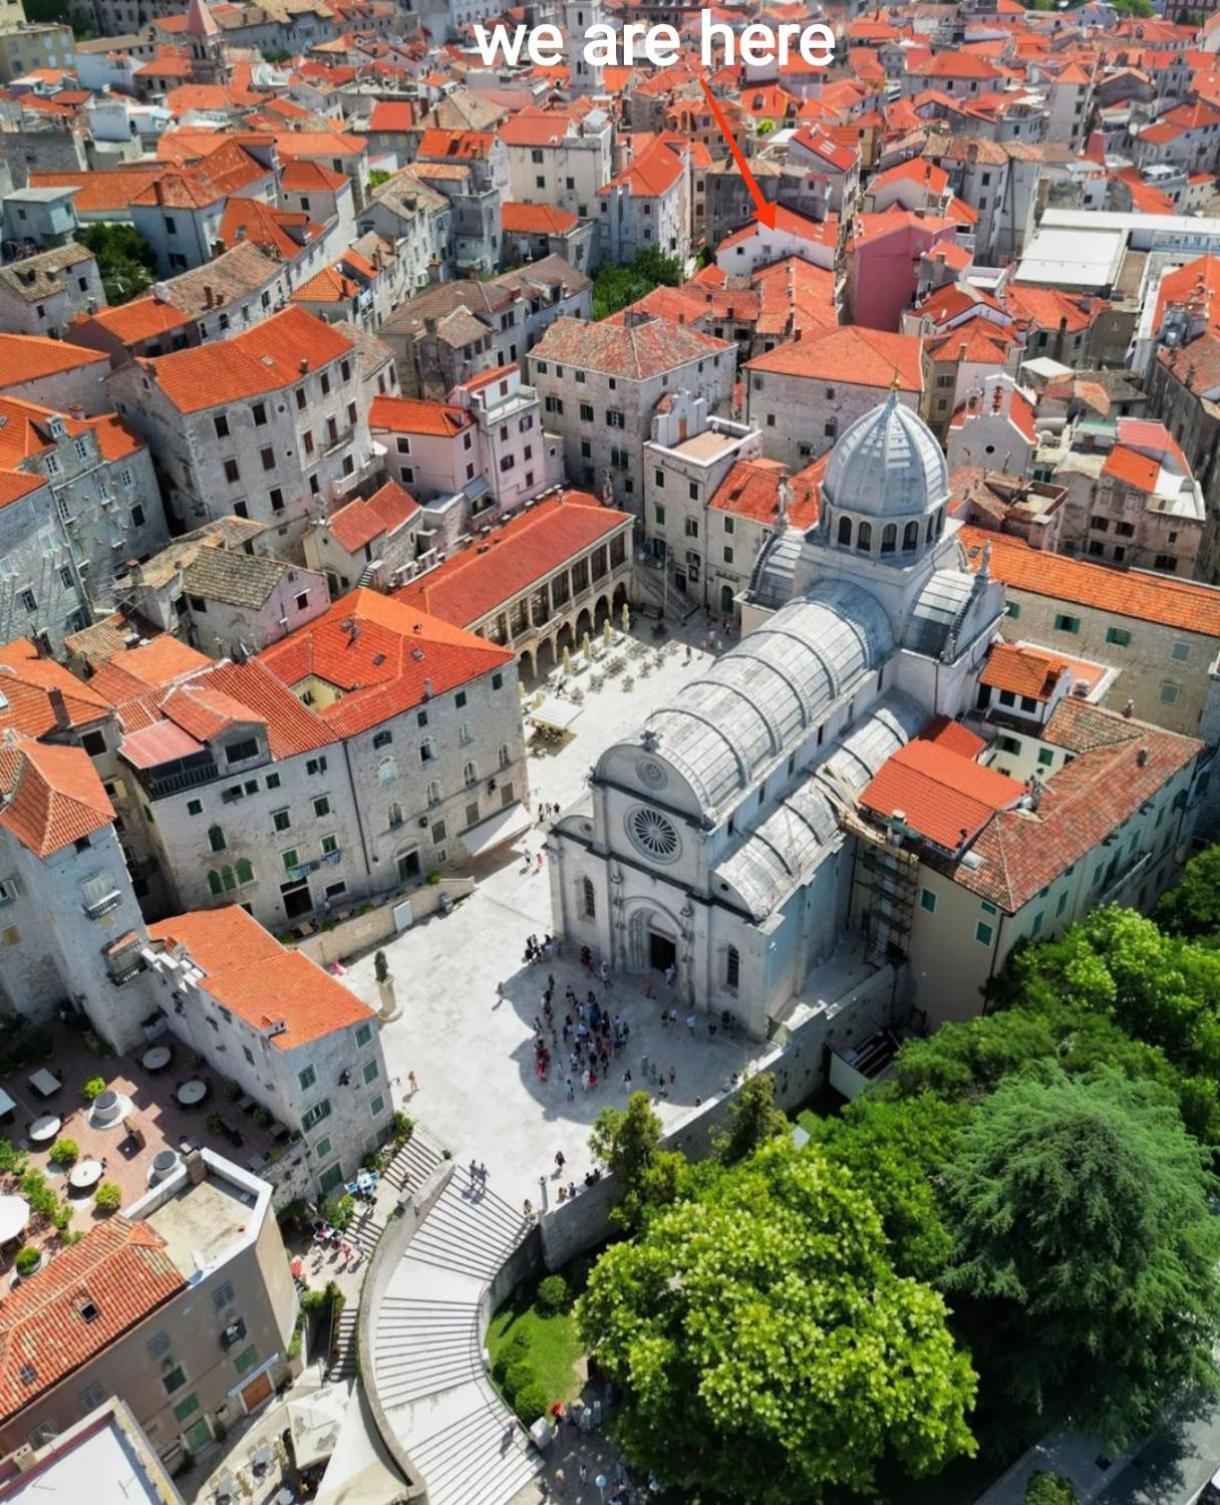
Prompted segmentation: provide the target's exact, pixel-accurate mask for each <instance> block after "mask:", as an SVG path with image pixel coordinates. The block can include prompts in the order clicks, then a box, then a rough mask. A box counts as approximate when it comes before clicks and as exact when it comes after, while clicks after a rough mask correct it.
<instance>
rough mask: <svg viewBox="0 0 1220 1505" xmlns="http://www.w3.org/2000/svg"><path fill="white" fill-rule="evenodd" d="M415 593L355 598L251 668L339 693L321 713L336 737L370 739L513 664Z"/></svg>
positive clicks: (355, 594) (503, 651) (356, 594)
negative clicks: (427, 607)
mask: <svg viewBox="0 0 1220 1505" xmlns="http://www.w3.org/2000/svg"><path fill="white" fill-rule="evenodd" d="M526 515H527V516H528V514H526ZM462 557H463V556H462V555H457V556H456V559H457V560H460V559H461V558H462ZM454 562H455V560H454V559H450V560H447V561H446V565H448V564H452V563H454ZM446 565H442V566H441V567H440V568H441V569H444V568H445V567H446ZM434 573H435V572H434ZM413 588H414V587H411V586H408V587H406V588H405V589H404V590H403V591H398V592H396V593H395V595H394V596H393V597H389V596H383V595H380V594H379V593H378V592H377V591H371V590H364V589H358V590H354V591H352V592H351V593H350V594H349V595H346V596H343V597H341V598H340V599H339V600H338V601H336V602H335V603H334V604H333V605H332V606H331V608H330V610H329V611H328V612H326V613H325V614H324V615H323V616H321V617H318V618H317V619H316V620H315V621H313V622H310V623H309V624H308V625H307V626H305V627H301V628H298V629H297V631H296V632H294V633H291V634H290V635H289V636H288V637H286V638H283V639H281V641H280V642H278V643H273V644H272V645H271V647H269V648H265V649H264V650H263V651H262V653H261V654H259V656H258V658H257V659H256V660H254V662H255V663H256V664H258V666H259V667H260V668H261V669H263V670H264V672H266V673H269V674H273V675H275V676H276V678H277V679H278V680H280V681H281V682H282V683H283V684H285V685H288V686H292V685H298V684H301V683H302V682H303V681H305V680H307V679H309V678H311V677H312V678H315V679H320V680H322V681H324V682H325V683H326V684H328V685H331V686H333V687H334V688H336V689H337V690H339V691H340V694H339V696H338V698H337V699H335V700H334V701H332V702H331V703H330V704H329V705H327V706H325V707H323V708H322V709H321V710H320V712H319V715H320V717H321V719H322V721H323V722H324V723H325V725H326V726H327V728H329V730H330V732H331V733H332V735H333V736H336V737H349V736H355V735H356V734H357V733H359V732H363V731H367V730H368V728H369V727H371V726H376V725H378V724H379V723H380V722H382V721H386V720H388V719H389V718H390V717H392V716H397V715H399V714H401V712H403V711H405V710H409V709H410V708H411V707H412V706H416V705H421V704H422V703H423V702H424V701H425V700H427V699H428V698H429V697H430V696H431V695H443V694H444V693H445V692H446V691H447V690H453V689H456V688H457V687H458V686H459V685H464V684H467V683H468V682H469V681H471V680H473V679H477V678H479V676H480V675H483V674H489V673H490V672H491V671H492V670H493V669H499V668H502V667H503V665H505V664H507V663H511V662H512V657H513V655H512V653H511V652H510V651H509V650H508V649H507V648H498V647H496V645H495V644H494V643H489V642H486V641H485V640H484V639H483V638H479V637H475V636H474V634H473V633H469V632H466V631H465V630H464V628H463V627H461V626H457V625H454V623H453V622H452V621H448V620H443V619H442V618H441V617H440V616H439V615H436V614H434V613H432V612H430V611H428V612H425V611H423V610H420V609H419V607H418V606H417V605H416V603H415V602H414V601H412V600H409V599H407V596H408V593H409V592H410V591H411V590H412V589H413ZM345 624H346V625H345Z"/></svg>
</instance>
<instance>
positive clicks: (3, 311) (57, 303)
mask: <svg viewBox="0 0 1220 1505" xmlns="http://www.w3.org/2000/svg"><path fill="white" fill-rule="evenodd" d="M105 301H106V294H105V292H104V290H103V288H102V279H101V276H100V275H99V273H98V269H97V261H96V259H95V257H94V255H93V252H92V251H87V250H85V248H84V246H78V245H77V244H76V242H75V241H69V242H68V244H67V245H66V246H59V247H57V248H55V249H53V250H50V251H40V252H39V253H38V255H36V256H27V257H26V258H25V260H24V261H18V262H14V263H13V264H12V265H11V266H6V267H0V329H5V330H7V331H8V332H9V333H10V334H43V335H50V336H51V337H52V338H53V339H64V338H66V337H67V336H68V333H69V325H70V324H71V323H72V321H73V319H74V318H76V316H77V315H78V314H90V313H92V312H93V311H94V310H95V309H98V308H100V307H101V306H102V304H103V303H105ZM72 338H73V339H75V338H76V336H75V333H73V335H72Z"/></svg>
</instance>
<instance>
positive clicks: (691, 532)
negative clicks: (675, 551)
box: [683, 517, 699, 538]
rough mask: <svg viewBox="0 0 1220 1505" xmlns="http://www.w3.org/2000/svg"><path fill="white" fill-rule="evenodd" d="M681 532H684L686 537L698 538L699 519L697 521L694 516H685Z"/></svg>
mask: <svg viewBox="0 0 1220 1505" xmlns="http://www.w3.org/2000/svg"><path fill="white" fill-rule="evenodd" d="M683 533H684V534H685V536H686V537H687V538H698V537H699V521H698V519H697V518H694V517H688V518H686V519H685V526H684V528H683Z"/></svg>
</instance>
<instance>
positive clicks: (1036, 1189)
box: [944, 1064, 1220, 1443]
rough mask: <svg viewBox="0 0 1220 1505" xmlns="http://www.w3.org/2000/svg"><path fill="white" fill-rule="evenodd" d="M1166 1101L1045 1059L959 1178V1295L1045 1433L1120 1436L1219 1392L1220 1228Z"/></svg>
mask: <svg viewBox="0 0 1220 1505" xmlns="http://www.w3.org/2000/svg"><path fill="white" fill-rule="evenodd" d="M1206 1158H1207V1152H1205V1151H1204V1150H1203V1149H1201V1147H1200V1146H1199V1145H1197V1144H1196V1143H1195V1142H1194V1141H1193V1140H1192V1139H1191V1138H1190V1137H1189V1136H1188V1135H1187V1134H1186V1132H1185V1130H1184V1129H1183V1127H1182V1124H1181V1121H1180V1119H1179V1117H1178V1115H1177V1113H1176V1111H1175V1109H1174V1108H1173V1106H1172V1105H1170V1104H1168V1103H1167V1101H1166V1094H1165V1093H1164V1092H1163V1091H1162V1090H1161V1089H1159V1088H1158V1087H1156V1086H1155V1085H1153V1084H1151V1083H1147V1082H1131V1081H1128V1080H1127V1079H1126V1078H1125V1077H1123V1076H1122V1075H1121V1074H1120V1073H1118V1072H1116V1071H1111V1070H1103V1071H1100V1072H1098V1073H1097V1074H1096V1075H1095V1076H1094V1077H1092V1078H1090V1079H1083V1078H1077V1079H1073V1078H1069V1077H1068V1076H1067V1075H1066V1074H1065V1073H1064V1072H1063V1071H1062V1070H1061V1069H1060V1068H1059V1067H1058V1066H1055V1065H1050V1064H1048V1065H1044V1066H1042V1067H1041V1068H1034V1069H1031V1070H1030V1071H1028V1072H1025V1073H1022V1074H1021V1075H1019V1076H1017V1077H1014V1078H1012V1079H1010V1080H1009V1081H1006V1082H1003V1083H1001V1085H1000V1086H999V1087H998V1088H997V1089H996V1090H995V1092H994V1093H993V1094H992V1095H991V1097H990V1098H988V1099H987V1101H986V1102H985V1103H984V1104H983V1105H982V1106H981V1107H980V1108H979V1110H978V1111H977V1112H976V1113H975V1114H974V1115H973V1116H972V1118H971V1119H970V1121H969V1122H968V1123H967V1124H966V1125H965V1126H964V1127H963V1129H962V1131H961V1134H960V1136H959V1138H958V1142H957V1145H956V1148H955V1150H954V1153H953V1158H952V1161H951V1163H950V1164H949V1166H948V1167H947V1168H946V1171H945V1198H946V1215H947V1218H948V1221H949V1223H950V1226H951V1227H952V1229H953V1232H954V1236H955V1252H954V1260H953V1263H952V1265H951V1266H950V1268H949V1269H948V1270H947V1271H946V1274H945V1277H944V1286H945V1288H946V1289H947V1290H948V1291H949V1292H950V1293H951V1294H953V1293H956V1294H957V1295H958V1296H959V1297H960V1298H961V1300H960V1301H959V1302H958V1304H957V1309H958V1312H959V1315H960V1317H961V1318H962V1320H963V1322H964V1325H965V1329H966V1331H967V1332H968V1333H970V1334H971V1335H972V1336H973V1339H974V1355H975V1360H976V1362H977V1363H978V1365H979V1368H980V1371H981V1373H982V1375H983V1380H984V1386H985V1387H987V1388H989V1389H990V1392H991V1394H992V1395H993V1396H1002V1397H1003V1401H1004V1405H1005V1407H1006V1408H1008V1409H1009V1410H1010V1411H1011V1410H1013V1409H1014V1408H1015V1409H1016V1411H1017V1412H1019V1414H1020V1415H1022V1416H1024V1417H1025V1418H1027V1420H1028V1421H1029V1422H1030V1423H1031V1424H1037V1425H1038V1426H1046V1425H1053V1426H1060V1425H1068V1426H1072V1427H1078V1428H1081V1429H1084V1430H1089V1431H1096V1432H1099V1433H1100V1434H1101V1435H1103V1436H1104V1437H1106V1438H1107V1439H1109V1440H1110V1441H1111V1442H1113V1443H1121V1442H1123V1441H1124V1440H1126V1439H1128V1438H1131V1437H1134V1436H1138V1435H1139V1434H1141V1433H1143V1432H1145V1431H1147V1430H1149V1429H1151V1428H1153V1427H1155V1426H1156V1425H1157V1423H1158V1421H1159V1420H1160V1418H1161V1416H1162V1414H1163V1411H1164V1409H1165V1407H1166V1405H1167V1404H1169V1403H1170V1402H1171V1401H1173V1400H1174V1399H1175V1398H1176V1397H1177V1396H1179V1395H1180V1394H1182V1393H1183V1392H1184V1391H1187V1390H1191V1389H1195V1388H1208V1389H1210V1388H1214V1386H1215V1381H1216V1374H1215V1369H1214V1366H1213V1364H1212V1358H1211V1353H1212V1347H1213V1344H1214V1343H1215V1342H1216V1340H1217V1338H1218V1337H1220V1281H1218V1278H1217V1273H1216V1263H1217V1260H1218V1259H1220V1226H1218V1225H1217V1221H1216V1220H1215V1219H1214V1218H1213V1217H1212V1216H1211V1213H1210V1209H1209V1206H1208V1198H1209V1195H1210V1194H1211V1193H1212V1191H1213V1188H1214V1182H1213V1179H1212V1177H1211V1176H1210V1174H1209V1173H1208V1172H1207V1171H1206V1170H1205V1169H1204V1161H1205V1160H1206Z"/></svg>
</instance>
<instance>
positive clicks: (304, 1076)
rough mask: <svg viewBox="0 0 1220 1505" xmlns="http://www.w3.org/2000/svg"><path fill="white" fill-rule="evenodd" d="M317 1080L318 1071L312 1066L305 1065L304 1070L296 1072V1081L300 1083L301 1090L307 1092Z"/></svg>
mask: <svg viewBox="0 0 1220 1505" xmlns="http://www.w3.org/2000/svg"><path fill="white" fill-rule="evenodd" d="M317 1080H318V1073H317V1072H316V1071H315V1070H314V1068H313V1067H312V1066H306V1068H305V1070H304V1071H298V1072H297V1081H298V1082H299V1083H300V1084H301V1091H302V1092H308V1091H309V1089H310V1088H311V1087H313V1086H315V1085H316V1084H317Z"/></svg>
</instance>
